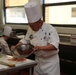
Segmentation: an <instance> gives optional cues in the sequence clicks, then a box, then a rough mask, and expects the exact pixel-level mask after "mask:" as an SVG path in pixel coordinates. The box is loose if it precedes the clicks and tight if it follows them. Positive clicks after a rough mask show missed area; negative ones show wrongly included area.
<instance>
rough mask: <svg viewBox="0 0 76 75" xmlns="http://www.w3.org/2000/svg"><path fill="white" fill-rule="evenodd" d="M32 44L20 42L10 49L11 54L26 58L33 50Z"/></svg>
mask: <svg viewBox="0 0 76 75" xmlns="http://www.w3.org/2000/svg"><path fill="white" fill-rule="evenodd" d="M33 47H34V46H33V45H31V44H30V43H29V44H21V45H18V46H16V47H15V48H14V49H13V50H11V52H12V55H13V56H14V57H16V58H26V57H29V56H30V55H31V54H32V53H33V52H34V51H33Z"/></svg>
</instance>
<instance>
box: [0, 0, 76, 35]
mask: <svg viewBox="0 0 76 75" xmlns="http://www.w3.org/2000/svg"><path fill="white" fill-rule="evenodd" d="M2 1H3V0H0V28H2V27H3V26H4V25H5V24H4V22H3V21H4V20H3V15H2V14H3V12H2V8H3V6H2ZM37 1H38V3H39V0H37ZM75 7H76V6H75ZM39 8H40V7H39ZM59 9H60V8H59ZM41 10H42V9H41V8H40V12H41V13H42V11H41ZM59 12H60V10H59ZM63 13H64V12H63ZM70 13H71V12H67V14H70ZM64 16H65V15H64ZM59 17H60V16H59ZM59 17H58V16H57V18H59ZM66 17H67V18H69V16H68V15H66ZM63 19H64V18H63ZM53 21H54V20H53ZM56 22H57V21H56ZM69 22H70V21H69ZM6 25H8V24H6ZM11 27H12V28H14V29H27V28H28V26H26V25H11ZM56 29H57V31H58V33H64V34H76V28H70V27H68V28H67V27H56Z"/></svg>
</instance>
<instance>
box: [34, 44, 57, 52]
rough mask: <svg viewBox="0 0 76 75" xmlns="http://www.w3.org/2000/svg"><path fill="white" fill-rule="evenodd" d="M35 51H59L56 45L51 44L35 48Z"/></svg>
mask: <svg viewBox="0 0 76 75" xmlns="http://www.w3.org/2000/svg"><path fill="white" fill-rule="evenodd" d="M33 50H36V51H40V50H43V51H51V50H57V48H56V47H55V46H54V45H52V44H49V45H46V46H35V47H34V48H33Z"/></svg>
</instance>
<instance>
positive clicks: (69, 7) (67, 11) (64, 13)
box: [44, 0, 76, 27]
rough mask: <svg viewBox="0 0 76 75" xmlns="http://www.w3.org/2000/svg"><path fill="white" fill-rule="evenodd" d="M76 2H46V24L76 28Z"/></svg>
mask: <svg viewBox="0 0 76 75" xmlns="http://www.w3.org/2000/svg"><path fill="white" fill-rule="evenodd" d="M75 7H76V0H45V1H44V8H45V22H47V23H50V24H53V25H56V26H57V25H59V26H69V27H70V26H76V17H72V15H76V12H74V11H73V9H75Z"/></svg>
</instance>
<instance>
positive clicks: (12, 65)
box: [0, 61, 15, 67]
mask: <svg viewBox="0 0 76 75" xmlns="http://www.w3.org/2000/svg"><path fill="white" fill-rule="evenodd" d="M0 64H2V65H6V66H9V67H15V64H13V63H7V62H4V61H0Z"/></svg>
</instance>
